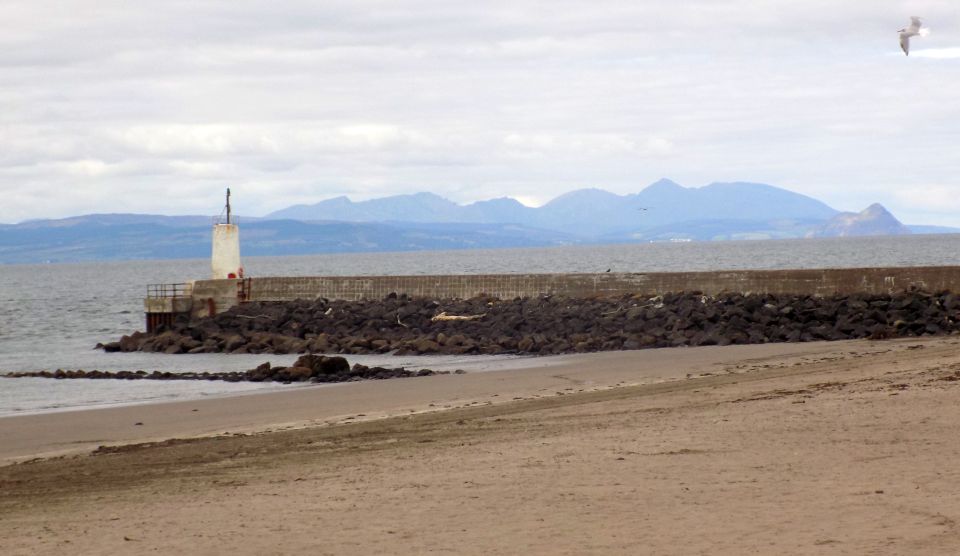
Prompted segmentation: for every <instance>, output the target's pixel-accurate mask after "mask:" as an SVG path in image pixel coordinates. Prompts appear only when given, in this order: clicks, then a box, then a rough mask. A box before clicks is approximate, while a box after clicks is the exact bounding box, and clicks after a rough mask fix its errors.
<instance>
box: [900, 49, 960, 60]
mask: <svg viewBox="0 0 960 556" xmlns="http://www.w3.org/2000/svg"><path fill="white" fill-rule="evenodd" d="M910 56H913V57H914V58H933V59H935V60H953V59H956V58H960V47H957V46H955V47H948V48H923V49H919V50H914V51H912V52H911V53H910Z"/></svg>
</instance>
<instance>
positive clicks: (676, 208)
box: [267, 179, 838, 241]
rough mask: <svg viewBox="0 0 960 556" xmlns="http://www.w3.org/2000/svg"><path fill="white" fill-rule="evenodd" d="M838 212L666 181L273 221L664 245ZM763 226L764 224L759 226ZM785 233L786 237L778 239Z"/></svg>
mask: <svg viewBox="0 0 960 556" xmlns="http://www.w3.org/2000/svg"><path fill="white" fill-rule="evenodd" d="M837 213H838V212H837V211H836V210H834V209H832V208H830V207H829V206H827V205H825V204H824V203H822V202H820V201H818V200H816V199H813V198H811V197H807V196H806V195H800V194H798V193H793V192H792V191H787V190H785V189H780V188H778V187H773V186H771V185H764V184H758V183H714V184H711V185H708V186H705V187H699V188H688V187H682V186H680V185H678V184H676V183H674V182H672V181H670V180H666V179H663V180H660V181H658V182H656V183H653V184H651V185H650V186H648V187H646V188H645V189H643V190H642V191H640V192H639V193H635V194H631V195H617V194H615V193H610V192H608V191H604V190H602V189H580V190H577V191H571V192H570V193H566V194H564V195H561V196H559V197H557V198H556V199H553V200H552V201H550V202H549V203H547V204H545V205H543V206H542V207H538V208H531V207H527V206H524V205H522V204H520V203H519V202H518V201H516V200H515V199H510V198H501V199H493V200H490V201H479V202H476V203H472V204H469V205H465V206H463V205H458V204H456V203H453V202H451V201H448V200H447V199H444V198H442V197H439V196H437V195H434V194H432V193H416V194H413V195H398V196H394V197H385V198H382V199H373V200H370V201H362V202H353V201H351V200H350V199H348V198H346V197H336V198H334V199H329V200H326V201H322V202H320V203H317V204H314V205H296V206H292V207H289V208H286V209H283V210H279V211H277V212H274V213H271V214H269V215H267V218H289V219H293V220H305V221H309V220H325V219H331V218H335V219H337V220H342V221H348V222H432V223H442V222H474V223H485V224H507V223H514V224H520V223H522V224H523V225H524V226H530V227H534V228H542V229H544V230H554V231H559V232H564V233H571V234H574V235H576V236H578V237H582V238H584V239H591V240H596V239H605V240H610V241H616V240H623V241H630V240H637V239H659V238H660V236H664V235H666V236H669V235H670V234H671V233H674V232H676V233H680V234H681V235H683V236H686V235H689V234H687V233H686V232H685V231H684V230H686V228H687V226H686V224H687V223H694V222H702V221H711V222H714V223H721V222H730V225H729V226H719V228H723V230H724V231H723V232H722V233H721V235H723V236H731V237H732V236H735V235H736V234H737V230H739V228H740V227H741V225H742V223H745V222H750V223H751V224H750V225H748V227H749V228H751V229H753V228H758V227H759V228H762V229H765V230H770V232H771V233H770V237H795V236H796V235H797V230H796V228H797V227H798V225H799V226H801V227H802V226H804V225H809V226H813V225H815V224H817V223H822V222H823V221H825V220H827V219H829V218H831V217H833V216H835V215H836V214H837ZM759 223H764V224H763V225H762V226H758V224H759ZM677 225H680V226H677ZM665 227H666V228H665ZM719 228H718V229H719ZM778 230H782V231H780V232H779V233H778V232H777V231H778ZM651 232H652V235H651ZM800 235H801V236H802V235H803V234H802V233H801V234H800ZM691 239H714V238H713V237H709V238H703V237H696V238H691ZM723 239H728V237H723Z"/></svg>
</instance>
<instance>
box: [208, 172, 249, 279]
mask: <svg viewBox="0 0 960 556" xmlns="http://www.w3.org/2000/svg"><path fill="white" fill-rule="evenodd" d="M225 210H226V213H227V220H226V222H220V221H218V222H216V223H214V225H213V255H212V257H211V261H210V262H211V265H210V266H211V268H212V270H213V279H214V280H221V279H236V278H243V266H241V265H240V228H238V227H237V225H236V224H234V223H233V221H232V220H231V217H230V189H229V188H227V207H226V209H225Z"/></svg>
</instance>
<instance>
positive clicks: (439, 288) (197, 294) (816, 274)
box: [189, 266, 960, 316]
mask: <svg viewBox="0 0 960 556" xmlns="http://www.w3.org/2000/svg"><path fill="white" fill-rule="evenodd" d="M912 290H921V291H929V292H939V291H954V292H960V267H957V266H933V267H930V266H927V267H895V268H843V269H800V270H728V271H714V272H654V273H612V272H605V273H600V274H469V275H432V276H304V277H293V276H276V277H262V278H245V279H241V280H198V281H196V282H194V283H193V286H192V288H191V291H190V293H189V296H190V297H191V298H192V303H191V312H192V314H193V315H194V316H206V315H211V314H215V313H220V312H223V311H226V310H227V309H229V308H230V307H233V306H235V305H237V304H239V303H241V302H246V301H292V300H295V299H317V298H321V297H323V298H327V299H345V300H359V299H380V298H383V297H384V296H386V295H388V294H390V293H397V294H407V295H410V296H415V297H433V298H437V299H451V298H460V299H466V298H470V297H474V296H477V295H481V294H484V295H490V296H493V297H498V298H502V299H513V298H515V297H534V296H538V295H544V294H550V295H565V296H569V297H590V296H611V295H623V294H639V295H649V296H656V295H662V294H665V293H670V292H693V291H697V292H701V293H703V294H705V295H718V294H721V293H731V292H735V293H744V294H747V293H777V294H806V295H814V296H829V295H838V294H849V293H856V292H863V293H873V294H891V293H896V292H900V291H912Z"/></svg>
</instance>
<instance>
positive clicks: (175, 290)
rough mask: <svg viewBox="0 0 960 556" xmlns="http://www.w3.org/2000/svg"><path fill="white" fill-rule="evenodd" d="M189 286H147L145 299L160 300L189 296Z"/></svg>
mask: <svg viewBox="0 0 960 556" xmlns="http://www.w3.org/2000/svg"><path fill="white" fill-rule="evenodd" d="M189 286H190V284H148V285H147V297H148V298H150V299H162V298H166V297H186V296H188V295H189V290H190V287H189Z"/></svg>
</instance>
